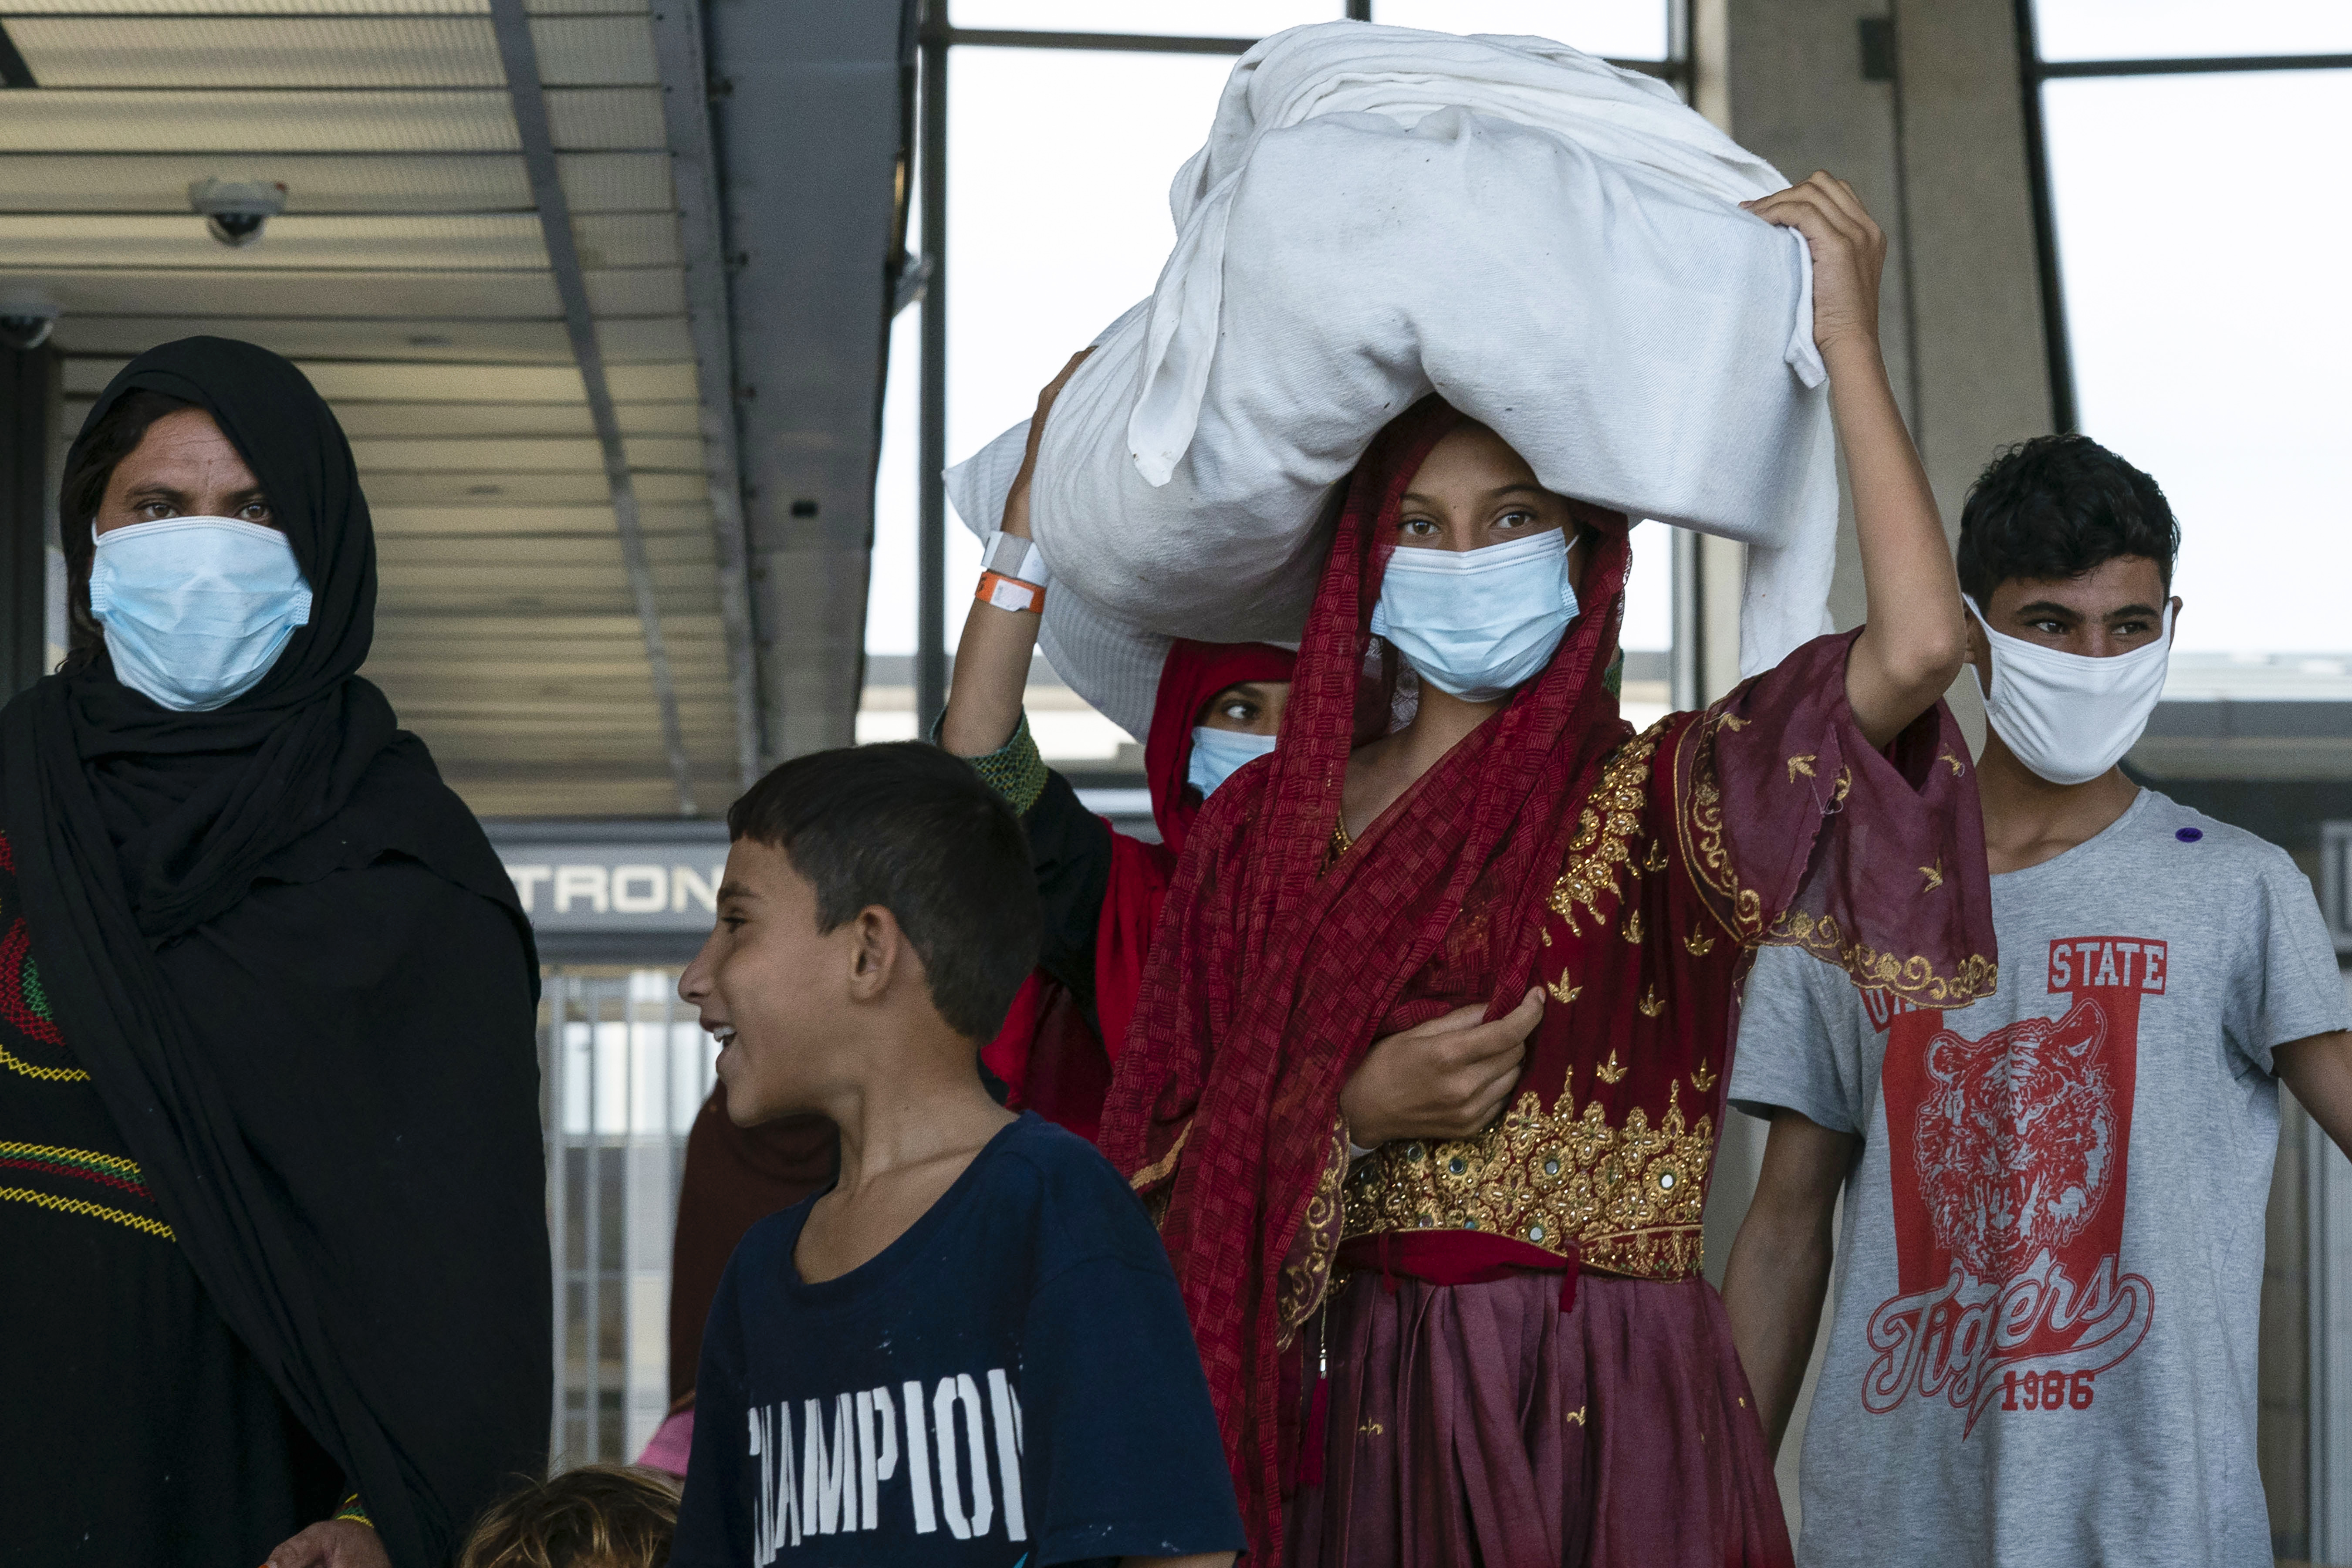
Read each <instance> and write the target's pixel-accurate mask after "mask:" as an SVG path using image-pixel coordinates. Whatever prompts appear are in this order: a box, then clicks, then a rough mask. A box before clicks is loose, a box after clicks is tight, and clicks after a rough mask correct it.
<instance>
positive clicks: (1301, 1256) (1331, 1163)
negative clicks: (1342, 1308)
mask: <svg viewBox="0 0 2352 1568" xmlns="http://www.w3.org/2000/svg"><path fill="white" fill-rule="evenodd" d="M1364 1163H1366V1164H1370V1163H1372V1162H1371V1161H1370V1160H1367V1161H1365V1162H1364ZM1347 1179H1348V1126H1347V1123H1346V1122H1344V1121H1340V1120H1339V1119H1338V1118H1336V1117H1335V1118H1333V1119H1332V1122H1331V1152H1330V1153H1329V1154H1328V1156H1326V1158H1325V1159H1324V1162H1323V1173H1322V1174H1321V1175H1320V1176H1319V1177H1318V1178H1317V1179H1316V1183H1315V1194H1314V1195H1313V1196H1312V1197H1310V1198H1308V1199H1307V1212H1306V1213H1305V1214H1304V1215H1301V1216H1300V1218H1299V1221H1298V1234H1297V1237H1293V1238H1292V1240H1291V1244H1290V1249H1289V1254H1288V1256H1286V1258H1284V1259H1283V1264H1282V1279H1281V1283H1280V1285H1279V1286H1278V1288H1277V1289H1276V1292H1275V1310H1276V1313H1277V1314H1278V1317H1277V1320H1276V1321H1278V1322H1279V1323H1280V1324H1281V1329H1280V1331H1279V1332H1278V1333H1277V1334H1276V1341H1275V1342H1276V1346H1277V1347H1278V1348H1280V1349H1283V1350H1288V1349H1289V1348H1290V1344H1291V1342H1292V1341H1293V1340H1295V1339H1297V1336H1298V1329H1299V1325H1300V1324H1302V1323H1304V1322H1306V1321H1307V1319H1309V1318H1311V1317H1313V1316H1314V1315H1315V1310H1316V1309H1317V1308H1318V1307H1320V1306H1321V1305H1322V1304H1323V1294H1324V1290H1325V1289H1326V1288H1327V1287H1328V1285H1329V1284H1330V1282H1331V1258H1332V1255H1333V1254H1335V1253H1337V1252H1338V1251H1339V1237H1340V1236H1341V1234H1342V1231H1343V1229H1344V1215H1343V1212H1342V1209H1341V1205H1340V1195H1339V1192H1340V1187H1341V1185H1342V1184H1344V1183H1345V1182H1346V1181H1347Z"/></svg>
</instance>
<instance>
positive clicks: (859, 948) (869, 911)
mask: <svg viewBox="0 0 2352 1568" xmlns="http://www.w3.org/2000/svg"><path fill="white" fill-rule="evenodd" d="M849 938H850V941H849V995H850V999H851V1000H852V1001H855V1002H873V1001H877V1000H879V999H880V998H881V996H882V994H884V993H885V992H887V991H888V990H889V989H890V982H891V980H892V978H893V977H894V976H896V974H897V973H898V969H899V967H900V965H901V964H903V963H905V962H906V959H907V955H908V952H909V951H910V950H909V949H908V946H907V933H906V932H905V931H901V930H899V929H898V917H897V916H895V915H893V914H892V913H891V912H890V911H889V910H887V909H884V908H883V907H882V906H881V905H879V904H869V905H867V906H866V908H864V909H862V910H858V911H857V912H856V914H855V915H852V916H851V917H850V919H849Z"/></svg>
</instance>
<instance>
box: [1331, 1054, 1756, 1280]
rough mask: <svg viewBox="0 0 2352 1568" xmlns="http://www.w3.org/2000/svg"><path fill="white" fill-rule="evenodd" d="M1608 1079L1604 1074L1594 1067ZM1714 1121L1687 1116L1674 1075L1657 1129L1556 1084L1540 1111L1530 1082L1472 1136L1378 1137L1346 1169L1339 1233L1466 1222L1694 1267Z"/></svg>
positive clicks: (1616, 1265)
mask: <svg viewBox="0 0 2352 1568" xmlns="http://www.w3.org/2000/svg"><path fill="white" fill-rule="evenodd" d="M1603 1076H1604V1078H1605V1076H1606V1075H1605V1074H1604V1075H1603ZM1714 1152H1715V1122H1714V1119H1713V1118H1712V1117H1707V1116H1702V1117H1700V1118H1699V1119H1698V1121H1696V1123H1694V1124H1689V1125H1685V1122H1684V1120H1683V1111H1682V1092H1681V1085H1680V1083H1679V1082H1677V1083H1675V1084H1672V1085H1670V1086H1669V1087H1668V1089H1667V1091H1666V1110H1665V1114H1664V1116H1662V1117H1660V1118H1659V1119H1658V1122H1657V1125H1656V1127H1655V1128H1653V1127H1652V1126H1651V1124H1650V1113H1649V1112H1648V1111H1647V1110H1643V1108H1642V1107H1640V1106H1635V1107H1633V1109H1632V1110H1628V1111H1626V1112H1625V1117H1624V1121H1623V1122H1622V1124H1621V1125H1619V1126H1616V1127H1612V1126H1610V1125H1609V1121H1608V1116H1607V1113H1606V1111H1605V1110H1603V1109H1602V1107H1601V1105H1600V1104H1599V1103H1598V1102H1595V1103H1593V1104H1590V1105H1587V1106H1586V1107H1584V1109H1583V1110H1581V1111H1579V1110H1577V1109H1576V1106H1575V1103H1574V1099H1573V1097H1572V1096H1571V1095H1570V1093H1569V1091H1568V1090H1567V1089H1562V1090H1561V1091H1560V1095H1559V1099H1558V1100H1554V1101H1553V1102H1552V1107H1551V1109H1550V1110H1545V1109H1544V1108H1543V1102H1542V1098H1541V1097H1540V1096H1538V1094H1536V1093H1535V1092H1534V1091H1533V1090H1529V1091H1528V1092H1526V1093H1524V1094H1521V1095H1520V1096H1519V1099H1518V1103H1517V1105H1515V1106H1513V1107H1512V1108H1511V1110H1509V1111H1507V1113H1505V1115H1504V1117H1503V1120H1502V1121H1499V1122H1497V1123H1496V1125H1495V1126H1494V1127H1492V1128H1490V1129H1488V1130H1487V1131H1485V1132H1483V1133H1481V1134H1479V1135H1478V1136H1477V1137H1475V1138H1464V1139H1458V1140H1450V1141H1446V1142H1421V1141H1419V1140H1414V1141H1412V1142H1395V1143H1389V1144H1385V1145H1383V1146H1382V1147H1381V1150H1380V1152H1378V1153H1376V1154H1374V1155H1373V1156H1372V1157H1370V1159H1367V1160H1364V1161H1362V1162H1360V1163H1359V1164H1358V1166H1357V1167H1356V1172H1355V1174H1354V1175H1352V1176H1350V1177H1349V1179H1348V1187H1347V1199H1346V1202H1347V1226H1346V1234H1347V1235H1348V1236H1349V1237H1359V1236H1374V1235H1378V1234H1380V1233H1381V1232H1383V1231H1406V1230H1475V1231H1485V1232H1486V1233H1488V1234H1489V1235H1496V1236H1505V1237H1511V1238H1513V1239H1515V1240H1519V1241H1525V1242H1528V1243H1530V1244H1531V1245H1533V1246H1536V1247H1544V1248H1546V1249H1547V1250H1549V1251H1551V1252H1555V1253H1559V1254H1561V1255H1562V1256H1565V1255H1566V1254H1567V1251H1568V1249H1569V1247H1570V1246H1571V1245H1573V1246H1574V1247H1575V1248H1576V1250H1577V1252H1578V1254H1579V1256H1580V1258H1581V1260H1582V1264H1583V1267H1585V1268H1597V1269H1601V1270H1604V1271H1606V1272H1609V1273H1612V1274H1630V1275H1633V1276H1635V1277H1637V1278H1641V1279H1685V1278H1687V1277H1688V1276H1689V1275H1691V1274H1694V1273H1696V1272H1697V1271H1698V1268H1699V1263H1700V1257H1701V1250H1700V1232H1699V1222H1700V1216H1701V1215H1702V1213H1703V1212H1704V1211H1705V1208H1706V1183H1707V1173H1708V1166H1709V1164H1710V1163H1711V1162H1712V1160H1713V1157H1714Z"/></svg>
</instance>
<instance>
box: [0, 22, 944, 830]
mask: <svg viewBox="0 0 2352 1568" xmlns="http://www.w3.org/2000/svg"><path fill="white" fill-rule="evenodd" d="M835 13H839V14H835ZM706 17H708V18H709V22H708V23H706V20H705V19H706ZM0 29H5V32H0V37H5V38H6V40H7V41H8V43H9V45H10V46H11V47H14V48H15V49H16V56H15V57H14V58H16V62H17V66H16V68H13V69H12V71H11V72H9V73H6V74H5V80H0V293H10V294H17V295H30V296H34V297H37V299H39V300H43V301H45V302H47V303H48V304H51V305H54V306H56V307H58V309H59V310H61V311H62V312H63V315H62V319H61V320H60V321H59V322H58V328H57V331H56V335H55V337H54V339H53V340H52V341H53V342H55V343H56V345H57V347H58V351H59V353H60V354H61V356H62V363H61V380H62V384H63V396H64V408H63V417H64V419H65V421H66V422H67V424H68V426H69V427H70V426H71V425H73V424H74V423H76V422H78V421H79V419H80V418H81V417H82V416H83V415H84V414H85V413H86V412H87V410H88V408H89V400H90V398H91V396H92V395H94V394H95V393H96V392H97V390H98V389H99V388H100V387H101V386H102V385H103V384H105V382H106V380H107V379H108V377H109V376H110V375H111V374H113V373H114V372H115V371H116V370H117V369H119V368H120V367H121V364H122V363H123V362H124V361H126V360H127V359H129V358H130V357H131V356H132V355H134V354H136V353H140V352H141V351H142V350H144V349H146V348H148V347H150V346H152V344H154V343H157V342H165V341H168V340H170V339H173V338H177V337H184V336H188V335H192V334H196V333H217V334H219V335H223V336H227V337H236V338H243V339H246V340H248V341H250V342H258V343H261V344H263V345H265V346H267V347H269V348H272V349H275V350H277V351H278V352H279V353H284V354H286V355H288V356H289V358H291V359H293V360H294V361H295V363H298V364H299V365H300V366H301V367H302V369H303V371H304V372H305V374H308V375H309V376H310V378H311V380H312V382H313V384H315V385H317V387H318V388H319V390H320V394H321V395H323V396H325V397H326V398H327V399H328V400H329V402H330V403H331V404H332V405H333V406H334V408H335V411H336V414H337V416H338V417H339V418H340V419H341V421H342V423H343V426H344V428H345V430H346V431H347V432H348V433H349V434H350V436H351V437H352V449H353V453H354V456H355V457H356V458H357V460H358V462H359V464H360V469H361V476H362V482H363V483H364V484H365V486H366V488H367V493H368V496H369V500H370V503H371V506H372V509H373V513H374V516H375V521H376V531H377V537H378V542H379V552H378V558H379V561H380V563H381V567H382V582H381V588H380V593H379V598H378V617H377V628H376V640H375V647H374V652H373V655H372V657H371V658H370V660H369V663H368V667H367V673H368V674H369V675H370V676H371V677H372V678H373V679H376V680H378V681H379V682H380V683H381V684H382V685H383V688H384V689H385V691H386V693H387V695H389V696H390V697H391V699H392V700H393V702H394V707H395V709H396V710H397V711H398V712H399V713H400V715H401V717H402V721H403V722H404V723H405V724H406V725H408V726H409V727H410V728H412V729H414V730H415V731H418V732H419V733H420V734H422V735H423V736H424V737H425V740H426V741H427V742H429V743H430V744H431V746H432V747H433V750H434V754H435V756H436V759H438V761H439V762H440V763H441V766H442V769H443V772H444V774H445V776H446V777H447V778H448V780H449V781H450V783H451V784H452V785H453V786H455V787H456V788H457V790H458V791H459V792H460V793H461V794H462V795H465V797H466V798H467V801H468V802H469V803H470V804H471V805H474V807H475V809H477V810H478V811H480V812H483V813H485V814H489V815H499V816H546V815H571V814H579V815H591V816H604V817H611V816H627V815H667V814H672V813H675V812H677V810H678V809H679V808H680V807H681V805H685V804H687V803H689V802H690V803H691V804H693V805H699V806H702V807H704V808H706V809H708V808H709V806H710V805H712V804H713V803H714V802H716V801H719V800H721V799H723V798H724V797H725V795H726V794H727V793H728V792H729V791H730V790H731V789H733V788H735V787H739V786H740V784H743V783H745V782H748V780H749V779H750V778H751V777H752V776H753V775H754V774H755V773H756V772H757V770H758V769H759V768H761V766H763V765H766V764H767V763H771V762H772V761H773V760H775V759H776V758H778V757H781V756H784V755H789V754H792V753H793V752H798V751H804V750H807V749H809V748H810V747H812V746H816V745H825V744H835V743H841V742H847V741H848V740H850V739H851V737H852V735H853V733H854V730H855V715H856V704H857V697H858V687H859V684H860V682H859V677H860V674H861V669H860V665H861V659H862V647H863V642H864V625H863V622H864V609H865V602H866V595H865V584H866V566H867V561H866V556H867V551H868V547H869V541H870V537H871V528H872V522H871V510H872V500H871V498H872V484H873V471H874V465H875V458H876V455H877V446H878V440H879V408H880V391H881V384H882V367H883V355H884V349H885V344H886V338H885V330H886V326H887V321H886V312H887V298H886V296H887V291H888V289H889V287H890V285H891V283H892V281H893V280H894V279H893V275H892V269H891V268H890V267H889V265H888V263H889V259H890V258H895V257H896V256H898V254H899V244H900V241H901V237H902V236H901V224H900V205H899V198H898V191H899V189H900V174H901V167H900V165H901V163H902V159H903V153H904V151H905V145H906V140H907V126H906V118H907V108H908V105H907V87H908V83H907V80H906V71H907V65H908V49H909V47H911V41H912V37H913V33H912V23H911V18H910V17H909V16H907V15H906V14H905V10H904V7H903V5H896V6H894V5H861V6H834V7H827V6H824V5H815V4H814V3H811V0H663V3H662V4H661V5H659V7H658V8H657V9H656V8H655V7H652V6H649V5H647V4H646V0H497V3H496V4H493V3H492V0H14V3H12V0H0ZM722 32H723V34H724V36H723V37H719V34H721V33H722ZM502 35H503V36H502ZM502 45H503V46H504V47H503V48H502ZM706 47H708V49H709V57H710V58H709V59H708V60H706V58H705V50H706ZM526 51H527V57H528V60H529V61H530V63H529V64H528V66H526V63H525V60H526ZM714 75H715V76H716V77H717V78H718V79H719V81H721V82H722V83H725V84H731V85H733V86H734V88H735V89H736V91H735V94H734V96H731V97H725V98H722V99H720V100H719V105H718V108H717V110H716V113H715V115H714V110H713V108H712V104H711V93H710V88H709V81H710V79H711V78H712V77H713V76H714ZM519 100H520V101H519ZM534 105H535V107H534ZM210 179H220V180H226V181H236V182H252V181H257V182H269V183H278V182H282V183H283V184H285V185H286V187H287V192H288V195H287V205H286V210H285V211H284V212H283V213H282V214H281V215H279V216H277V217H274V218H272V219H271V220H270V222H269V224H268V228H267V229H266V230H265V231H264V233H263V234H262V235H261V236H260V237H258V238H257V240H256V241H255V242H254V243H253V244H250V245H247V246H245V247H240V248H235V249H232V248H229V247H225V246H222V245H219V244H216V243H215V242H214V240H213V239H211V238H210V237H207V235H206V233H205V226H204V224H203V222H202V220H201V219H200V218H199V217H197V216H195V215H194V214H193V213H192V212H191V211H190V209H189V205H188V195H187V192H188V189H189V187H190V185H191V184H195V183H198V182H201V181H205V180H210ZM730 296H731V298H730ZM738 367H744V368H740V369H739V368H738ZM747 468H748V469H749V472H748V475H747ZM747 477H748V478H749V479H750V480H751V483H750V484H749V485H748V486H747V485H746V483H745V479H746V478H747ZM753 531H756V540H755V538H754V534H753ZM755 542H756V544H757V547H758V554H757V556H756V557H755V556H754V553H753V546H754V543H755ZM755 569H756V572H757V574H758V576H759V577H760V579H761V581H760V583H759V584H757V589H758V594H759V598H758V601H757V605H756V611H757V613H756V616H755V614H754V607H755V606H754V603H753V587H754V584H752V581H751V579H752V577H753V575H754V573H755ZM649 632H650V633H652V634H653V635H652V636H651V637H648V635H647V634H648V633H649Z"/></svg>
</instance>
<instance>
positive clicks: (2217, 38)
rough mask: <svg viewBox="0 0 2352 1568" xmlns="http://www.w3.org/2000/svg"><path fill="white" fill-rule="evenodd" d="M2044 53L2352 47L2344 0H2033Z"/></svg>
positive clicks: (2351, 22)
mask: <svg viewBox="0 0 2352 1568" xmlns="http://www.w3.org/2000/svg"><path fill="white" fill-rule="evenodd" d="M2033 26H2034V34H2035V37H2034V42H2035V44H2036V45H2037V47H2039V48H2040V49H2041V51H2042V58H2043V59H2045V60H2152V59H2171V58H2181V59H2196V58H2211V57H2215V56H2221V55H2305V54H2352V5H2347V4H2345V0H2229V3H2228V4H2226V5H2223V4H2219V3H2218V0H2034V6H2033Z"/></svg>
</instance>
